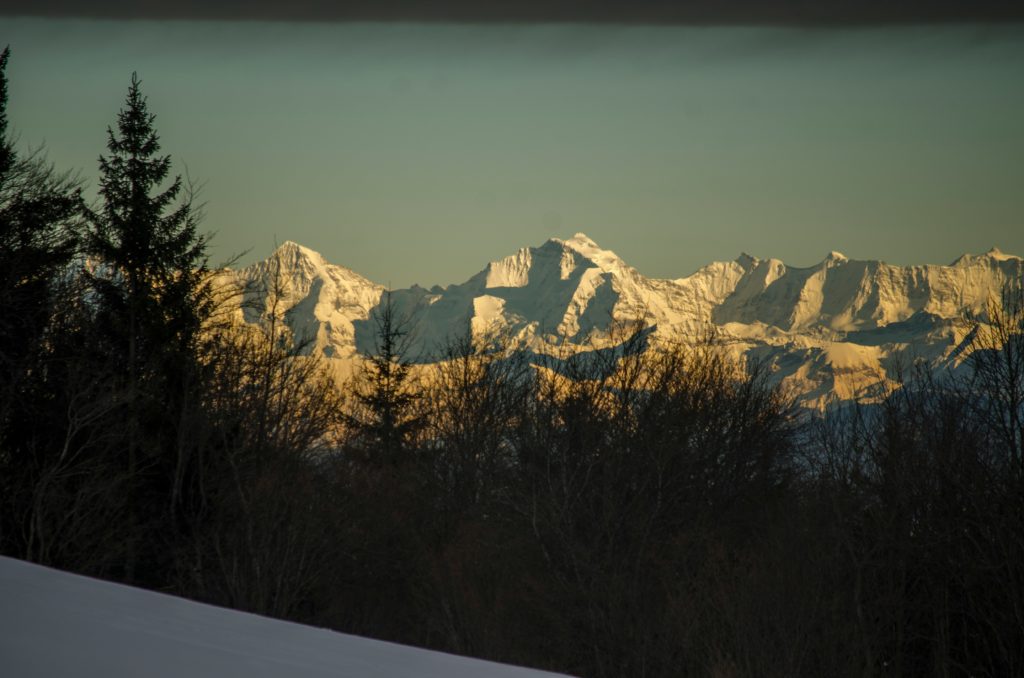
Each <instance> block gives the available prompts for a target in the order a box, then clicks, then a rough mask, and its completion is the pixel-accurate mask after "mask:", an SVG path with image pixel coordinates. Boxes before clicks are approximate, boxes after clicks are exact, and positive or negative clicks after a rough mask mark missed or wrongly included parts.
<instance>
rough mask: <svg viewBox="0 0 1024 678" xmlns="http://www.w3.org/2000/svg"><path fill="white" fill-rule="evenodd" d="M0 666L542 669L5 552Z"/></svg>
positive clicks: (224, 677)
mask: <svg viewBox="0 0 1024 678" xmlns="http://www.w3.org/2000/svg"><path fill="white" fill-rule="evenodd" d="M0 675H3V676H11V677H12V678H13V677H17V678H30V677H32V676H47V677H50V676H76V678H91V677H93V676H95V677H96V678H99V677H101V676H102V677H103V678H117V677H120V676H133V677H134V676H147V677H148V678H171V677H172V676H173V677H174V678H179V677H186V676H187V677H188V678H229V677H231V676H245V677H246V678H259V677H261V676H274V677H275V678H312V677H316V676H325V677H326V676H330V677H331V678H399V677H405V676H409V677H412V676H416V677H419V678H431V677H437V678H461V677H465V676H494V677H496V678H503V677H508V678H539V677H541V676H554V675H556V674H553V673H548V672H545V671H536V670H532V669H523V668H517V667H513V666H507V665H504V664H495V663H492V662H485V661H481V660H479V659H469V658H466V657H458V656H455V655H449V654H443V653H440V652H431V651H428V650H420V649H416V648H412V647H407V646H404V645H396V644H393V643H385V642H381V641H377V640H369V639H366V638H359V637H356V636H349V635H345V634H341V633H334V632H331V631H325V630H323V629H317V628H312V627H309V626H302V625H300V624H292V623H289V622H283V621H278V620H275V619H268V618H266V617H260V616H257V615H253V614H246V613H243V612H236V611H233V610H226V609H223V608H219V607H213V606H211V605H203V604H201V603H194V602H191V601H188V600H183V599H181V598H175V597H173V596H167V595H163V594H159V593H153V592H151V591H144V590H141V589H135V588H131V587H128V586H122V585H119V584H111V583H109V582H104V581H99V580H96V579H89V578H87V577H81V576H78V575H73V574H68V573H66V572H60V571H58V570H52V569H49V568H45V567H40V566H38V565H32V564H29V563H25V562H22V561H20V560H12V559H10V558H2V557H0Z"/></svg>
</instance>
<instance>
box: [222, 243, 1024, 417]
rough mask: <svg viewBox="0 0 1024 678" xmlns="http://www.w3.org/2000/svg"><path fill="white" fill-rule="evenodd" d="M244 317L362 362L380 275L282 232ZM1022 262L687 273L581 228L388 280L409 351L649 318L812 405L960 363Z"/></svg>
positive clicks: (568, 345)
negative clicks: (422, 280) (667, 274)
mask: <svg viewBox="0 0 1024 678" xmlns="http://www.w3.org/2000/svg"><path fill="white" fill-rule="evenodd" d="M225 275H226V276H228V277H229V278H230V279H232V280H233V281H234V282H236V283H238V284H240V285H241V286H242V287H243V289H245V293H244V302H243V303H242V304H241V310H240V313H241V314H242V317H243V318H244V320H245V321H246V322H250V323H255V322H260V320H261V318H264V317H266V315H267V314H268V313H274V314H276V315H277V316H278V317H281V318H282V319H283V321H284V323H285V324H286V325H287V327H288V328H289V329H290V334H291V336H292V337H293V340H294V341H296V342H300V341H301V342H302V347H303V348H302V350H303V352H305V353H308V354H313V355H320V356H323V357H325V358H327V359H329V360H333V361H343V362H348V363H351V362H353V361H354V360H356V359H357V358H358V356H359V355H361V354H364V353H366V352H368V351H373V350H374V347H375V333H376V325H375V322H374V315H373V314H374V312H375V309H379V308H380V307H381V305H382V304H383V303H384V298H385V292H386V291H387V290H386V288H385V287H384V286H383V285H380V284H377V283H374V282H372V281H370V280H368V279H366V278H365V277H363V276H361V275H359V274H358V273H356V272H355V271H353V270H351V269H348V268H345V267H343V266H339V265H335V264H332V263H329V262H327V261H326V260H325V259H324V258H323V256H321V255H320V254H319V253H317V252H315V251H313V250H311V249H309V248H306V247H303V246H301V245H299V244H296V243H294V242H285V243H284V244H283V245H281V246H280V247H278V248H277V249H276V250H275V251H274V252H273V253H272V254H271V255H270V257H268V258H267V259H266V260H264V261H261V262H258V263H256V264H253V265H251V266H248V267H245V268H242V269H238V270H229V271H226V272H225ZM1022 279H1024V259H1022V258H1021V257H1018V256H1013V255H1009V254H1004V253H1002V252H1000V251H999V250H998V249H994V248H993V249H992V250H989V251H988V252H986V253H984V254H980V255H971V254H965V255H963V256H961V257H959V258H958V259H956V261H954V262H952V263H951V264H949V265H932V264H929V265H922V266H896V265H890V264H887V263H884V262H882V261H875V260H863V261H862V260H854V259H848V258H847V257H845V256H843V255H842V254H840V253H839V252H830V253H829V254H828V255H827V256H826V257H825V258H824V259H823V260H822V261H821V262H820V263H818V264H816V265H814V266H810V267H806V268H798V267H793V266H787V265H786V264H785V263H784V262H782V261H780V260H778V259H759V258H756V257H752V256H750V255H747V254H741V255H740V256H738V257H737V258H736V259H735V260H733V261H728V262H714V263H711V264H708V265H707V266H704V267H703V268H701V269H699V270H698V271H696V272H694V273H693V274H691V275H689V276H686V277H683V278H676V279H656V278H648V277H646V276H644V275H643V274H641V273H640V272H639V271H637V270H636V269H634V268H633V267H631V266H629V265H628V264H626V262H624V261H623V260H622V259H621V258H620V257H619V256H618V255H616V254H615V253H614V252H612V251H610V250H606V249H602V248H601V247H599V246H598V245H597V244H596V243H595V242H594V241H593V240H591V239H590V238H588V237H587V236H586V235H584V234H583V233H577V234H576V235H574V236H573V237H571V238H569V239H567V240H560V239H557V238H552V239H550V240H548V241H547V242H545V243H543V244H541V245H539V246H537V247H524V248H522V249H520V250H519V251H518V252H516V253H515V254H512V255H510V256H507V257H505V258H503V259H499V260H497V261H492V262H490V263H488V264H487V265H486V266H484V268H483V269H482V270H481V271H480V272H479V273H477V274H476V275H474V276H472V277H471V278H469V280H466V281H465V282H463V283H459V284H453V285H448V286H447V287H440V286H435V287H432V288H430V289H426V288H423V287H420V286H418V285H414V286H412V287H410V288H407V289H399V290H392V291H391V295H390V298H391V304H392V308H393V309H395V312H396V314H397V316H398V317H401V318H403V319H407V320H408V322H409V324H410V327H411V329H412V336H413V337H414V341H413V343H412V344H411V346H410V353H409V356H410V357H411V358H413V359H414V360H416V361H419V362H425V363H426V362H430V361H431V360H433V359H434V357H435V356H436V355H437V350H438V349H439V347H441V346H443V345H444V344H445V343H446V342H447V341H449V340H450V339H452V338H453V337H456V336H460V335H464V334H465V333H466V332H467V331H469V330H472V331H473V332H474V333H475V334H481V333H486V332H491V331H500V332H501V333H503V334H504V335H505V336H508V337H509V338H510V339H511V341H512V343H513V345H514V346H515V347H517V348H521V349H525V350H529V351H532V352H534V353H551V352H553V351H555V350H558V351H565V350H571V351H575V350H581V351H582V350H593V349H594V348H602V347H606V346H608V345H610V344H611V343H613V342H615V341H616V340H617V337H618V336H619V335H618V333H617V329H618V328H621V327H622V325H623V324H631V323H633V322H636V321H640V322H642V323H643V324H644V325H645V326H647V327H649V328H650V330H649V331H650V332H651V333H652V334H653V335H655V336H658V337H661V338H669V339H675V340H681V341H684V342H693V341H697V340H699V338H700V337H704V336H707V333H708V330H709V329H713V331H714V333H715V336H716V337H717V339H718V340H719V341H721V342H722V344H723V346H725V347H726V348H727V349H728V350H729V351H731V352H732V353H734V354H735V355H736V356H737V357H739V358H741V359H744V360H748V361H749V360H757V361H760V362H762V363H763V364H764V365H765V367H766V369H768V370H769V372H770V373H771V378H772V379H774V380H776V381H777V382H780V383H782V384H783V385H784V386H785V387H786V388H789V389H793V390H794V392H795V393H796V394H797V396H798V398H799V400H800V401H801V402H803V403H804V404H805V405H808V406H816V407H820V406H822V405H823V404H825V403H827V402H830V401H833V400H836V399H838V400H847V399H851V398H855V397H859V398H871V397H877V396H878V395H880V394H883V393H885V392H887V391H888V390H889V389H890V388H891V387H892V386H893V384H895V383H896V380H897V379H898V378H899V372H900V370H901V369H902V368H904V367H906V366H907V365H909V364H911V363H914V362H916V361H920V360H925V361H927V362H928V363H929V364H930V365H933V366H935V367H943V366H950V365H953V364H956V362H957V361H958V359H959V358H960V357H961V352H962V351H961V349H962V345H963V343H964V341H965V337H966V335H967V333H968V332H969V330H970V323H969V322H968V321H967V320H966V318H967V317H976V318H979V319H981V320H982V321H983V320H984V319H985V317H986V312H987V308H988V305H989V304H990V303H991V302H993V301H998V300H999V299H1000V297H1001V294H1002V292H1003V290H1004V289H1006V288H1007V286H1008V285H1019V284H1020V282H1021V280H1022Z"/></svg>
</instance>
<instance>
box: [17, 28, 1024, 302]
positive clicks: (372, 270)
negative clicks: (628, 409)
mask: <svg viewBox="0 0 1024 678" xmlns="http://www.w3.org/2000/svg"><path fill="white" fill-rule="evenodd" d="M0 43H10V45H11V48H12V52H13V53H12V59H11V64H10V66H9V69H8V75H9V77H10V79H11V85H10V106H9V109H10V110H9V114H10V118H11V122H12V125H13V127H14V129H15V131H16V132H17V133H18V134H19V135H20V138H21V143H22V146H25V145H35V144H38V143H40V142H44V141H45V143H46V146H47V148H48V151H49V156H50V158H51V159H52V160H53V161H55V162H56V163H57V164H58V165H59V166H60V167H64V168H80V169H81V170H82V174H83V176H84V177H85V178H86V179H87V180H88V181H89V182H90V183H91V184H92V185H95V167H96V158H97V156H98V155H99V154H100V153H101V152H103V151H104V143H105V128H106V126H107V125H108V124H112V123H113V120H114V116H115V114H116V111H117V109H118V107H119V106H120V105H121V102H122V100H123V97H124V93H125V91H126V89H127V86H128V81H129V78H130V75H131V72H132V70H137V71H138V72H139V75H140V77H141V78H142V79H143V91H144V92H145V93H146V94H147V95H148V96H149V100H150V106H151V109H152V111H153V112H155V113H156V114H157V116H158V119H157V128H158V129H159V131H160V133H161V135H162V138H163V142H164V150H165V151H167V152H169V153H170V154H171V155H172V156H173V157H174V159H175V161H176V167H177V169H178V170H179V171H182V170H183V169H184V167H185V165H187V167H188V171H189V173H190V174H191V175H192V177H193V178H195V179H198V180H200V181H202V182H204V183H205V190H204V193H203V197H204V198H205V200H206V201H207V219H206V221H205V226H206V228H207V229H209V230H212V231H215V232H216V236H215V238H214V241H213V243H214V246H213V249H212V254H213V258H214V260H215V261H219V260H223V259H225V258H227V257H228V256H229V255H230V254H232V253H237V252H241V251H243V250H247V249H251V250H252V251H251V253H250V254H249V255H248V256H247V257H246V259H245V260H244V261H252V260H254V259H256V258H262V257H263V256H266V254H268V253H269V252H270V250H271V249H272V247H273V245H274V241H275V238H276V240H277V241H284V240H295V241H298V242H300V243H303V244H305V245H307V246H309V247H312V248H314V249H317V250H319V251H321V252H322V253H323V254H324V255H325V256H326V257H327V258H328V259H329V260H331V261H333V262H335V263H339V264H343V265H346V266H348V267H350V268H353V269H355V270H357V271H359V272H360V273H363V274H364V275H366V276H368V277H370V278H371V279H373V280H375V281H378V282H381V283H388V282H390V283H391V284H392V285H394V286H396V287H401V286H406V285H409V284H411V283H413V282H419V283H420V284H424V285H428V286H429V285H431V284H434V283H441V284H448V283H453V282H461V281H462V280H464V279H465V278H467V277H468V276H470V275H471V274H473V273H474V272H476V271H477V270H479V269H480V268H481V267H482V266H483V265H484V264H485V263H486V262H487V261H488V260H490V259H494V258H498V257H500V256H504V255H506V254H510V253H512V252H513V251H514V250H515V249H517V248H518V247H520V246H523V245H535V244H539V243H540V242H543V241H544V240H545V239H546V238H548V237H551V236H558V237H568V236H570V235H572V234H573V233H574V232H576V231H585V232H586V233H587V234H589V235H590V236H591V237H592V238H594V239H595V240H596V241H597V242H598V243H599V244H601V245H602V246H603V247H606V248H609V249H613V250H615V251H616V252H618V253H619V254H620V255H621V256H622V257H623V258H624V259H625V260H626V261H627V262H628V263H630V264H632V265H633V266H635V267H636V268H638V269H639V270H640V271H641V272H643V273H645V274H647V275H651V276H657V277H679V276H683V275H687V274H689V273H691V272H692V271H693V270H694V269H696V268H697V267H699V266H701V265H703V264H705V263H708V262H710V261H712V260H722V259H731V258H733V257H735V256H736V255H737V254H739V252H741V251H747V252H750V253H751V254H754V255H755V256H761V257H769V256H773V257H779V258H782V259H784V260H785V261H787V262H788V263H791V264H793V265H810V264H812V263H814V262H817V261H819V260H820V259H822V258H823V257H824V256H825V254H826V253H827V252H828V251H829V250H840V251H843V252H844V253H846V254H847V255H848V256H850V257H854V258H880V259H885V260H887V261H890V262H893V263H925V262H936V263H947V262H948V261H950V260H952V259H953V258H954V257H956V256H957V255H958V254H960V253H962V252H964V251H974V252H980V251H984V250H987V249H988V248H989V247H991V246H992V245H998V246H999V247H1000V248H1002V249H1003V250H1005V251H1008V252H1014V253H1018V254H1024V77H1022V74H1024V26H1019V25H1018V26H1008V27H971V26H968V27H963V26H960V27H941V28H931V27H916V28H884V29H882V28H880V29H861V30H845V31H839V30H824V29H813V30H807V29H804V30H798V29H763V28H756V29H755V28H750V29H742V28H644V27H633V28H622V27H582V26H579V27H574V26H551V27H544V26H540V27H502V26H487V27H482V26H445V25H420V26H417V25H365V24H363V25H360V24H319V25H314V24H260V23H193V22H172V23H145V22H96V21H83V20H53V19H11V18H8V17H0Z"/></svg>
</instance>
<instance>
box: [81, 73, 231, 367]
mask: <svg viewBox="0 0 1024 678" xmlns="http://www.w3.org/2000/svg"><path fill="white" fill-rule="evenodd" d="M140 84H141V81H140V80H139V78H138V76H137V75H136V74H135V73H133V74H132V80H131V86H130V87H129V89H128V97H127V99H126V101H125V107H124V108H123V109H121V111H120V112H119V113H118V116H117V130H116V131H115V130H113V129H110V128H108V129H107V137H108V140H107V150H108V151H109V155H107V156H100V160H99V164H100V197H101V198H102V206H101V208H100V209H99V210H98V211H94V212H92V213H91V215H90V217H91V218H90V222H91V230H90V233H89V242H88V245H89V250H90V252H91V254H92V255H93V256H94V257H95V258H96V260H97V262H98V263H99V264H100V265H101V268H100V269H99V273H98V275H96V276H95V280H96V284H97V289H98V291H99V293H100V299H101V304H102V307H103V310H104V312H105V313H106V314H107V316H108V318H107V319H108V320H109V321H111V330H112V331H113V336H114V337H115V338H116V340H118V341H120V342H122V346H121V348H122V349H123V351H124V355H125V359H126V366H127V368H128V371H129V374H130V375H131V377H132V378H133V379H137V378H139V377H140V376H141V371H142V370H143V369H144V366H146V365H150V366H153V365H154V360H156V362H161V361H160V360H159V359H158V358H159V357H160V356H161V355H163V356H164V357H172V358H177V357H181V354H188V353H190V352H191V350H192V349H193V348H194V345H195V341H196V339H197V337H198V333H199V330H200V327H201V325H202V322H203V320H204V319H205V318H206V317H207V315H208V313H209V311H210V304H211V302H210V295H209V289H208V285H207V273H208V269H207V258H206V243H207V238H206V236H205V235H202V234H200V233H199V232H198V230H197V226H198V216H199V215H198V211H197V209H196V208H195V205H194V204H193V202H192V195H191V192H190V191H188V190H186V187H185V185H184V184H183V182H182V179H181V176H180V175H179V176H175V177H174V179H173V180H172V181H171V183H170V185H169V186H168V187H167V188H164V189H162V190H161V184H163V183H164V181H165V180H166V179H167V178H168V176H169V174H170V168H171V157H170V156H169V155H160V141H159V136H158V135H157V133H156V130H155V128H154V127H153V123H154V121H155V119H156V116H154V115H153V114H151V113H149V111H148V109H147V105H146V98H145V97H144V96H143V95H142V92H141V90H140Z"/></svg>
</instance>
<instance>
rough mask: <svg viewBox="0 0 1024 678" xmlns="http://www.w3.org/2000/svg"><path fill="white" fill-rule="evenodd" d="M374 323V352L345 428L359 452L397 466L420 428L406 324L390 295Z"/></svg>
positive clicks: (358, 384) (360, 379)
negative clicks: (350, 429)
mask: <svg viewBox="0 0 1024 678" xmlns="http://www.w3.org/2000/svg"><path fill="white" fill-rule="evenodd" d="M373 319H374V323H375V329H376V336H375V340H376V350H375V351H374V352H373V353H372V354H369V355H367V356H366V362H365V363H364V369H363V372H362V374H360V375H359V376H358V377H357V379H356V380H355V383H354V384H353V386H354V389H353V390H354V392H355V398H356V401H357V404H358V406H359V407H358V410H357V413H356V415H355V416H353V417H351V418H350V422H349V424H350V426H351V428H352V429H353V432H354V433H355V435H356V440H357V444H358V446H359V447H361V448H362V449H363V450H364V451H365V452H366V453H367V454H368V456H369V457H370V458H371V459H373V460H375V461H389V462H391V463H398V462H400V461H402V460H404V459H405V457H406V456H407V452H408V451H409V450H410V448H411V445H412V442H413V439H414V438H415V435H416V434H417V433H418V432H419V431H420V430H421V429H422V427H423V421H422V417H421V416H420V415H419V413H417V412H416V406H417V404H418V400H419V393H418V390H417V389H416V388H415V384H414V382H413V378H412V377H413V375H412V374H411V369H412V366H411V363H410V360H409V356H408V352H409V344H410V338H411V335H410V327H409V321H408V319H407V318H401V317H400V316H399V315H398V312H397V310H396V309H395V304H394V301H393V299H392V295H391V292H390V291H387V292H385V293H384V296H383V297H382V299H381V303H380V306H379V308H378V309H377V311H376V313H374V316H373Z"/></svg>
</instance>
